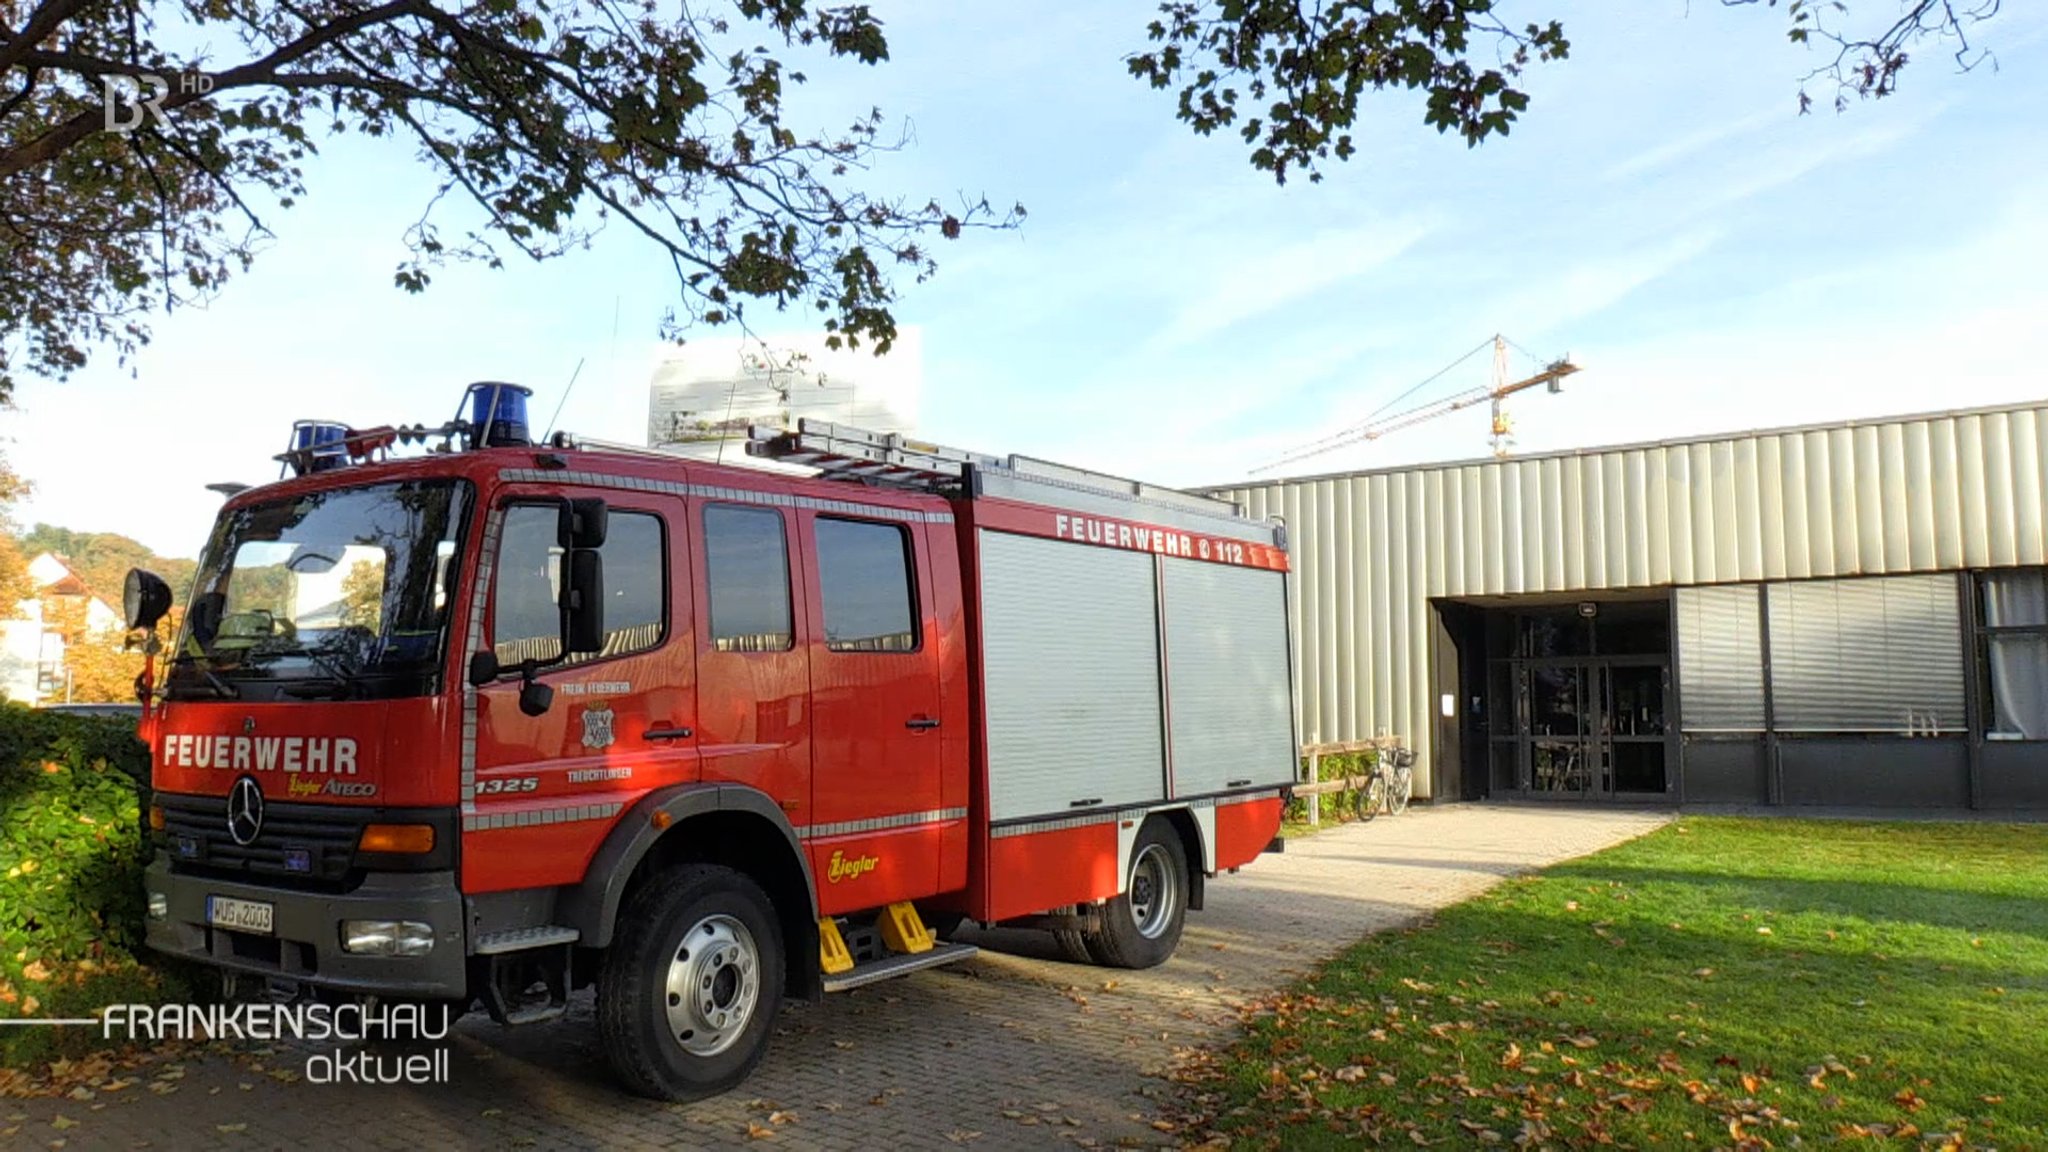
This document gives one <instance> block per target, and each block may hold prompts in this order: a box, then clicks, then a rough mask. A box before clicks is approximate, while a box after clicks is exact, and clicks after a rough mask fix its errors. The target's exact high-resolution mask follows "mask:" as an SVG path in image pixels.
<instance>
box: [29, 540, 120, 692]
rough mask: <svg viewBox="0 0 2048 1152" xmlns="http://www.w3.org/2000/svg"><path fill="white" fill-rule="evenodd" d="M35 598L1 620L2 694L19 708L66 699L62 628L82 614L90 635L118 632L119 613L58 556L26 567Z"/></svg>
mask: <svg viewBox="0 0 2048 1152" xmlns="http://www.w3.org/2000/svg"><path fill="white" fill-rule="evenodd" d="M28 576H29V584H30V586H31V587H33V588H34V589H35V592H36V594H35V595H34V596H32V597H30V598H29V599H27V600H23V601H22V602H21V603H20V604H19V605H17V606H16V608H15V611H14V613H13V615H12V616H10V617H9V618H8V619H7V620H5V621H0V694H4V695H5V696H6V698H7V699H9V700H13V701H15V702H16V703H20V704H54V703H62V702H63V701H64V700H65V699H66V691H65V689H66V686H67V683H66V682H67V677H66V675H65V668H64V650H65V643H64V636H63V624H64V622H66V621H69V620H75V619H80V618H81V617H79V616H77V615H75V614H76V613H80V612H82V613H83V616H82V619H83V621H84V625H85V634H86V635H88V636H91V635H96V634H99V633H103V632H106V631H108V630H118V629H119V628H120V627H121V614H120V613H119V612H117V611H115V610H114V609H113V607H112V606H110V605H109V604H108V603H107V602H106V601H104V600H102V599H100V598H99V597H97V596H95V595H93V594H92V590H91V589H89V588H87V587H86V586H85V581H84V580H82V579H80V578H79V576H78V573H76V572H74V571H72V569H71V566H70V565H69V564H66V563H65V562H64V559H63V558H62V557H60V556H58V555H57V554H56V553H54V552H45V553H43V554H41V555H40V556H37V557H36V558H35V559H33V560H31V561H29V564H28Z"/></svg>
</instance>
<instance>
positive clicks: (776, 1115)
mask: <svg viewBox="0 0 2048 1152" xmlns="http://www.w3.org/2000/svg"><path fill="white" fill-rule="evenodd" d="M768 1122H769V1123H770V1124H794V1123H796V1113H794V1112H770V1113H769V1114H768Z"/></svg>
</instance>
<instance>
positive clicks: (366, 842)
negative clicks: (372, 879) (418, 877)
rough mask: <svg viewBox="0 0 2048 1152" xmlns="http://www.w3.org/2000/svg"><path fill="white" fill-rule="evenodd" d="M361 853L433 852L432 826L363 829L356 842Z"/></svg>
mask: <svg viewBox="0 0 2048 1152" xmlns="http://www.w3.org/2000/svg"><path fill="white" fill-rule="evenodd" d="M356 848H357V850H358V851H362V852H401V853H405V854H408V855H418V854H419V853H422V852H432V851H433V850H434V826H433V825H432V824H372V825H370V826H369V827H367V828H364V829H363V838H362V839H361V840H359V841H357V842H356Z"/></svg>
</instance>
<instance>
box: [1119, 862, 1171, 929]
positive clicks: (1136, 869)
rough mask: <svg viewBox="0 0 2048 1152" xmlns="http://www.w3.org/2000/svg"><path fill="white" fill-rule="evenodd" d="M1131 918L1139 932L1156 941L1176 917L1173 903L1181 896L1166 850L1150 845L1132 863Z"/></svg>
mask: <svg viewBox="0 0 2048 1152" xmlns="http://www.w3.org/2000/svg"><path fill="white" fill-rule="evenodd" d="M1130 892H1131V921H1132V923H1134V924H1135V925H1137V929H1138V935H1140V936H1143V937H1145V938H1146V939H1147V940H1156V939H1158V938H1159V936H1160V935H1161V934H1162V933H1164V932H1165V931H1166V926H1167V925H1168V924H1169V923H1171V922H1172V920H1173V907H1174V902H1175V901H1176V900H1177V899H1179V892H1178V890H1177V881H1176V880H1175V879H1174V875H1173V868H1172V866H1171V865H1169V864H1168V863H1167V859H1166V849H1164V848H1162V847H1160V846H1159V845H1157V844H1148V845H1146V846H1145V849H1144V851H1142V852H1139V853H1138V858H1137V859H1136V860H1133V861H1132V862H1131V886H1130Z"/></svg>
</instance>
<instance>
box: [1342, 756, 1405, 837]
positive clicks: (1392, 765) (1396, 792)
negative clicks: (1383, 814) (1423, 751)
mask: <svg viewBox="0 0 2048 1152" xmlns="http://www.w3.org/2000/svg"><path fill="white" fill-rule="evenodd" d="M1356 795H1357V796H1358V809H1357V811H1358V818H1359V819H1360V820H1361V821H1363V820H1370V819H1372V818H1373V817H1374V816H1377V815H1379V812H1380V809H1381V808H1382V807H1384V808H1385V809H1386V810H1387V814H1388V815H1390V816H1399V815H1400V814H1401V813H1403V812H1406V811H1407V810H1408V801H1409V800H1411V799H1413V798H1414V795H1415V753H1413V752H1410V751H1409V750H1408V749H1406V748H1385V749H1382V750H1381V751H1380V754H1379V755H1378V756H1376V757H1374V758H1373V765H1372V775H1371V776H1368V777H1366V783H1365V787H1364V788H1361V789H1358V790H1357V792H1356Z"/></svg>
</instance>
